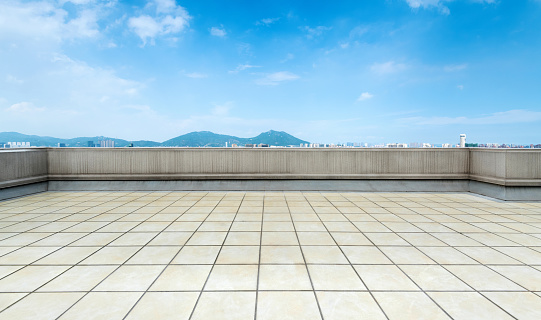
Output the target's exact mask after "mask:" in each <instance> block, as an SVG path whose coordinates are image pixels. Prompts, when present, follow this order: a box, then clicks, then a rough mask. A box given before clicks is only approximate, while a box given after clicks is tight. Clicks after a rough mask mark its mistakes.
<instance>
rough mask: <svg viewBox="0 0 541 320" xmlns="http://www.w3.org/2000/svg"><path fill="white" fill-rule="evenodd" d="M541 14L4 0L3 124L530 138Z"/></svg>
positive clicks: (504, 9)
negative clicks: (463, 134) (540, 17)
mask: <svg viewBox="0 0 541 320" xmlns="http://www.w3.org/2000/svg"><path fill="white" fill-rule="evenodd" d="M540 13H541V1H538V0H527V1H521V2H520V3H516V2H514V1H506V0H501V1H496V0H456V1H443V0H393V1H370V2H368V3H367V2H362V3H358V1H357V2H356V1H342V2H340V3H332V4H331V3H326V2H313V1H311V2H307V1H294V2H291V1H289V2H287V1H273V2H270V1H269V2H267V1H263V2H258V3H252V2H248V1H233V2H231V1H230V2H227V3H222V2H214V1H173V0H152V1H101V0H59V1H52V0H51V1H19V0H9V1H5V2H3V3H2V4H0V40H1V42H0V58H1V59H2V61H4V62H7V63H4V64H3V68H2V69H1V70H0V82H2V84H1V85H0V128H1V129H0V131H17V132H24V133H27V134H36V135H42V136H61V137H70V136H71V137H74V136H96V135H106V136H114V137H118V138H122V139H126V140H140V139H150V140H157V141H164V140H166V139H169V138H170V137H174V136H178V135H181V134H185V133H188V132H192V131H213V132H219V133H222V134H228V135H235V136H242V137H250V136H255V135H256V134H258V133H260V132H263V131H267V130H270V129H273V130H279V131H286V132H288V133H290V134H292V135H294V136H296V137H298V138H300V139H303V140H307V141H313V142H320V143H335V142H349V141H352V142H361V141H363V142H371V143H389V142H405V143H409V142H412V141H418V142H423V141H427V140H429V142H430V141H432V142H433V143H453V144H454V143H458V134H460V133H467V135H468V142H479V143H484V142H503V143H516V144H530V143H538V142H539V141H540V140H541V132H540V131H539V130H538V128H539V126H540V124H541V123H540V122H541V106H540V105H539V98H540V94H539V92H538V91H539V88H540V87H541V79H540V78H539V76H538V75H539V74H540V71H541V62H540V61H539V59H538V57H539V56H540V55H541V50H540V49H541V35H540V34H539V32H538V30H540V29H541V21H539V19H537V17H539V15H540ZM427 137H430V138H428V139H427Z"/></svg>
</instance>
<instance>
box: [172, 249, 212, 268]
mask: <svg viewBox="0 0 541 320" xmlns="http://www.w3.org/2000/svg"><path fill="white" fill-rule="evenodd" d="M218 252H220V246H185V247H183V248H182V249H181V250H180V252H179V253H178V255H177V256H176V257H175V258H174V259H173V262H172V263H173V264H214V262H215V261H216V257H217V256H218Z"/></svg>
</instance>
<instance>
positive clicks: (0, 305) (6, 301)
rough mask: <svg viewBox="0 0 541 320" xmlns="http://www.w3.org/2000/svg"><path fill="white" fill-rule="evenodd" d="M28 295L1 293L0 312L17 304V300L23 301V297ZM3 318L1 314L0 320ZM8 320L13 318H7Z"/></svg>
mask: <svg viewBox="0 0 541 320" xmlns="http://www.w3.org/2000/svg"><path fill="white" fill-rule="evenodd" d="M26 295H27V293H0V312H2V310H4V309H5V308H7V307H9V306H10V305H12V304H13V303H15V302H16V301H17V300H19V299H21V298H22V297H24V296H26ZM1 317H2V313H0V319H1ZM6 319H11V317H10V318H6Z"/></svg>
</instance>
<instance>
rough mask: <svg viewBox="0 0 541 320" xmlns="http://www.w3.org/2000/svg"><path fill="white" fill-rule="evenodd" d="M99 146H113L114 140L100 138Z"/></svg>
mask: <svg viewBox="0 0 541 320" xmlns="http://www.w3.org/2000/svg"><path fill="white" fill-rule="evenodd" d="M100 147H101V148H114V147H115V142H114V141H113V140H111V139H108V140H100Z"/></svg>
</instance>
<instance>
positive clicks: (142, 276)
mask: <svg viewBox="0 0 541 320" xmlns="http://www.w3.org/2000/svg"><path fill="white" fill-rule="evenodd" d="M164 268H165V266H163V265H162V266H121V267H120V268H118V269H117V270H115V272H113V273H112V274H111V275H110V276H108V277H107V278H106V279H105V280H104V281H102V282H101V283H100V284H99V285H98V286H97V287H96V288H95V289H94V291H145V290H147V289H148V287H150V285H151V284H152V282H153V281H154V280H155V279H156V278H157V277H158V275H159V274H160V273H161V272H162V270H163V269H164Z"/></svg>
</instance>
